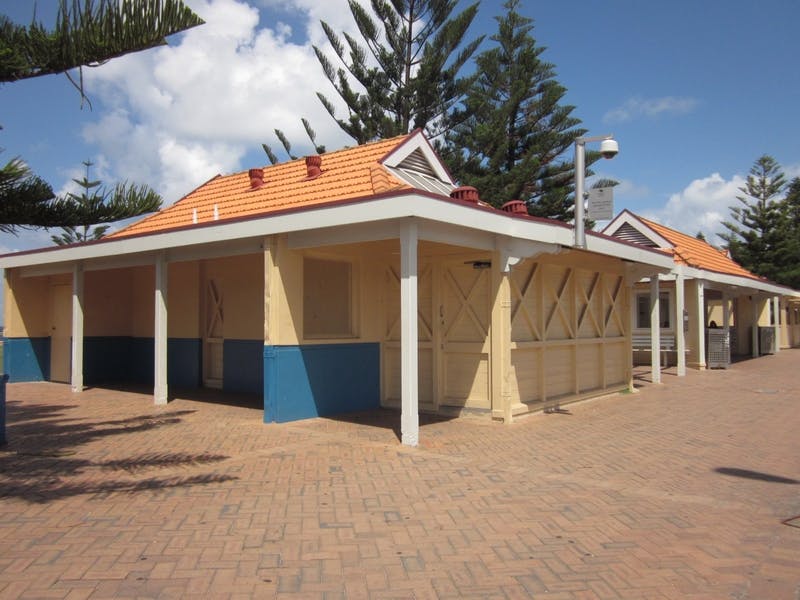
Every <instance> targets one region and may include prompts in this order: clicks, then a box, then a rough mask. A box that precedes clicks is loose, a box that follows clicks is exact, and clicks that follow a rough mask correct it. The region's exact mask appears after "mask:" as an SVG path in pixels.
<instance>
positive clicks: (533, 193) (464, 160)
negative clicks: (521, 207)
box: [442, 0, 599, 221]
mask: <svg viewBox="0 0 800 600" xmlns="http://www.w3.org/2000/svg"><path fill="white" fill-rule="evenodd" d="M518 6H519V1H518V0H508V1H507V2H506V3H505V4H504V9H505V10H504V12H503V14H502V15H501V16H498V17H495V19H496V21H497V23H498V31H497V33H496V34H494V35H493V36H492V37H491V39H492V41H494V42H495V45H494V46H493V47H491V48H489V49H488V50H485V51H484V52H482V53H480V54H479V55H478V56H477V57H476V63H477V72H478V76H477V78H476V79H475V80H474V81H473V83H472V85H471V86H470V88H469V90H468V92H467V95H466V98H465V101H464V103H463V107H462V108H461V109H460V110H459V111H458V112H457V113H456V114H455V115H454V120H457V121H458V122H459V124H458V125H456V126H455V128H454V129H453V131H452V132H451V133H450V134H448V136H447V147H446V148H443V149H442V154H443V158H444V159H445V161H446V162H447V164H448V167H449V168H450V171H451V173H453V175H454V177H455V178H456V179H458V180H459V181H460V182H461V183H462V184H465V185H472V186H475V187H477V188H478V189H479V190H480V191H481V196H482V198H483V199H484V200H485V201H487V202H490V203H491V204H493V205H494V206H501V205H502V204H504V203H505V202H508V201H509V200H522V201H524V202H526V203H527V204H528V211H529V213H530V214H533V215H536V216H542V217H549V218H556V219H560V220H564V221H568V220H570V219H572V216H573V209H572V205H573V198H572V192H573V188H574V167H573V163H572V161H571V160H565V159H564V158H563V156H564V154H565V152H567V151H568V150H569V148H570V147H571V145H572V143H573V142H574V140H575V138H577V137H579V136H581V135H583V134H584V133H585V132H586V130H585V129H580V128H578V125H579V124H580V120H579V119H577V118H575V117H573V116H572V111H573V109H574V107H573V106H567V105H561V104H560V102H561V100H562V98H563V96H564V94H565V93H566V89H565V88H564V87H563V86H561V85H560V84H559V83H558V82H557V81H556V80H555V79H554V77H555V67H554V66H553V65H552V64H550V63H548V62H545V61H543V60H542V58H541V54H542V52H544V50H545V49H544V48H543V47H540V46H537V45H536V40H535V39H534V38H533V36H532V35H531V32H532V31H533V20H532V19H529V18H527V17H523V16H522V15H520V14H519V13H518V12H517V8H518ZM598 156H599V155H598V154H597V153H587V157H586V162H587V165H588V164H591V163H592V162H593V161H595V160H597V158H598Z"/></svg>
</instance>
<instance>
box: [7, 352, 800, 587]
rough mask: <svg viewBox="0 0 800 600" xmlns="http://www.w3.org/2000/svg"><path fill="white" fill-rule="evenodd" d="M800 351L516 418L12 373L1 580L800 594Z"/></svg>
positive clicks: (24, 583) (643, 379)
mask: <svg viewBox="0 0 800 600" xmlns="http://www.w3.org/2000/svg"><path fill="white" fill-rule="evenodd" d="M795 369H797V370H795ZM798 372H800V350H788V351H781V352H780V353H779V354H777V355H775V356H768V357H764V358H761V359H758V360H750V361H743V362H740V363H736V364H735V365H734V367H733V368H732V369H731V370H728V371H710V372H702V373H698V372H694V371H690V372H689V374H688V375H687V377H685V378H678V377H675V376H674V374H672V373H671V371H669V370H668V371H666V372H665V374H664V376H663V381H664V382H665V383H664V385H661V386H653V385H651V384H650V383H649V382H648V380H647V379H648V378H647V373H646V371H642V372H641V373H640V374H639V376H638V378H637V380H638V384H639V386H640V393H638V394H620V395H614V396H608V397H604V398H600V399H596V400H593V401H590V402H585V403H581V404H573V405H569V406H567V407H566V410H565V411H564V412H559V413H551V414H540V415H533V416H529V417H526V418H523V419H519V420H518V421H517V422H515V423H514V424H513V425H510V426H505V425H502V424H498V423H491V422H490V421H488V420H486V419H484V418H481V417H477V416H469V417H464V418H460V419H438V418H426V417H423V418H422V427H421V430H420V439H421V445H420V447H419V448H406V447H403V446H401V445H400V444H399V441H398V430H397V428H398V427H399V421H400V419H399V414H398V413H396V412H391V411H376V412H372V413H364V414H357V415H352V416H345V417H342V418H340V419H312V420H308V421H301V422H295V423H290V424H282V425H280V424H268V425H266V424H264V423H263V422H262V412H261V411H260V410H259V409H258V408H252V407H247V406H242V405H240V406H235V405H229V404H228V405H225V404H220V403H213V402H209V401H207V400H208V398H206V399H205V400H206V401H200V400H197V399H195V400H185V399H176V400H173V401H172V402H170V404H169V405H167V406H165V407H157V406H154V405H153V404H152V398H151V397H150V396H148V394H147V393H133V392H130V391H112V390H103V389H90V390H87V391H85V392H84V393H82V394H77V395H73V394H71V393H70V392H69V389H68V387H67V386H64V385H58V384H49V383H37V384H13V385H9V386H8V390H7V397H8V421H9V422H8V438H9V444H8V445H7V446H6V447H4V448H0V597H2V598H125V597H137V598H178V597H204V598H209V597H210V598H218V597H219V598H254V597H255V598H272V597H278V598H352V599H359V598H377V599H405V598H420V599H427V598H431V599H440V598H441V599H445V598H503V599H506V598H508V599H513V598H548V599H561V598H563V599H604V598H636V599H641V598H694V599H701V598H733V599H745V598H750V599H770V598H777V599H784V598H785V599H788V600H797V599H798V598H800V528H798V527H792V526H789V525H786V524H783V523H782V521H784V520H786V519H789V518H791V517H794V516H797V515H800V451H799V450H800V434H798V431H800V410H798V406H799V405H800V379H798V376H797V373H798Z"/></svg>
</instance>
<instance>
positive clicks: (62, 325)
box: [50, 284, 72, 383]
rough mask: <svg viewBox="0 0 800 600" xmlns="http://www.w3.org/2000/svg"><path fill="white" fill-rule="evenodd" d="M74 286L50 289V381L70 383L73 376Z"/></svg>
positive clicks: (54, 286) (60, 286)
mask: <svg viewBox="0 0 800 600" xmlns="http://www.w3.org/2000/svg"><path fill="white" fill-rule="evenodd" d="M71 371H72V286H71V285H69V284H56V285H53V286H52V287H51V288H50V381H58V382H62V383H69V381H70V377H71V375H72V373H71Z"/></svg>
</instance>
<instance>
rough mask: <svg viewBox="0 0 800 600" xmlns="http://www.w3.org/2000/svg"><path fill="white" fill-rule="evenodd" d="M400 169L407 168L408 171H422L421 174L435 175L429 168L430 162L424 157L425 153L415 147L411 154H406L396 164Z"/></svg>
mask: <svg viewBox="0 0 800 600" xmlns="http://www.w3.org/2000/svg"><path fill="white" fill-rule="evenodd" d="M397 166H398V167H400V168H401V169H407V170H409V171H415V172H417V173H422V174H423V175H427V176H428V177H436V172H435V171H434V170H433V169H432V168H431V165H430V163H429V162H428V160H427V159H426V158H425V155H424V154H423V153H422V151H421V150H420V149H419V148H417V149H416V150H414V151H413V152H412V153H411V154H409V155H408V156H406V157H405V158H404V159H403V162H401V163H400V164H399V165H397Z"/></svg>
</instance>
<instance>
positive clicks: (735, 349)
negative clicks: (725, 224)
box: [603, 210, 800, 374]
mask: <svg viewBox="0 0 800 600" xmlns="http://www.w3.org/2000/svg"><path fill="white" fill-rule="evenodd" d="M603 231H604V233H606V234H608V235H611V236H613V237H616V238H619V239H622V240H625V241H628V242H631V243H635V244H639V245H642V246H644V247H649V248H657V249H660V250H663V251H665V252H669V253H670V254H671V255H672V257H673V262H674V266H673V269H672V272H671V273H670V274H669V275H665V276H660V277H655V278H648V280H649V283H644V282H643V283H640V284H638V285H637V291H636V292H635V294H636V297H635V299H634V301H633V302H632V304H633V306H634V307H635V308H634V313H633V316H632V318H633V321H634V335H635V337H636V339H638V340H640V341H641V343H640V345H641V346H642V347H643V348H645V349H647V350H650V351H651V353H650V354H651V355H650V360H651V362H652V363H653V364H655V365H658V364H659V363H660V356H661V354H662V353H661V352H658V351H652V348H653V346H652V343H651V342H652V339H653V338H654V337H657V338H660V340H661V346H662V347H663V348H665V349H667V351H668V354H667V353H665V354H666V355H667V356H668V355H674V356H675V359H676V362H677V363H678V370H679V374H680V373H681V372H683V369H684V368H685V362H684V361H685V360H686V359H687V357H688V363H689V365H690V366H693V367H695V368H700V369H703V368H706V366H709V365H710V366H714V367H726V368H727V367H728V366H729V365H730V363H731V355H734V356H736V355H739V356H745V355H750V356H753V357H757V356H759V354H765V353H769V354H771V353H773V352H777V351H779V350H780V348H781V347H789V346H797V345H800V310H798V308H800V292H797V291H796V290H792V289H790V288H787V287H786V286H781V285H778V284H776V283H774V282H771V281H768V280H767V279H765V278H763V277H759V276H758V275H755V274H754V273H751V272H750V271H748V270H747V269H745V268H744V267H742V266H741V265H739V264H738V263H736V261H734V260H733V259H732V258H731V257H730V256H729V255H728V253H727V252H726V251H725V250H722V249H719V248H715V247H714V246H712V245H711V244H709V243H707V242H705V241H703V240H700V239H697V238H694V237H692V236H689V235H686V234H685V233H681V232H680V231H676V230H674V229H671V228H669V227H665V226H664V225H661V224H659V223H657V222H655V221H653V220H650V219H646V218H644V217H641V216H639V215H636V214H634V213H632V212H630V211H628V210H625V211H623V212H621V213H620V214H619V215H617V217H615V218H614V220H613V221H611V222H610V223H609V224H608V225H607V226H606V227H605V229H604V230H603ZM659 281H660V282H661V283H659ZM656 300H658V302H656ZM655 304H658V308H654V305H655ZM654 311H655V312H654ZM655 314H659V315H660V316H659V318H658V321H660V327H655V326H654V323H653V321H654V320H653V319H651V315H655ZM681 347H682V348H681Z"/></svg>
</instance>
